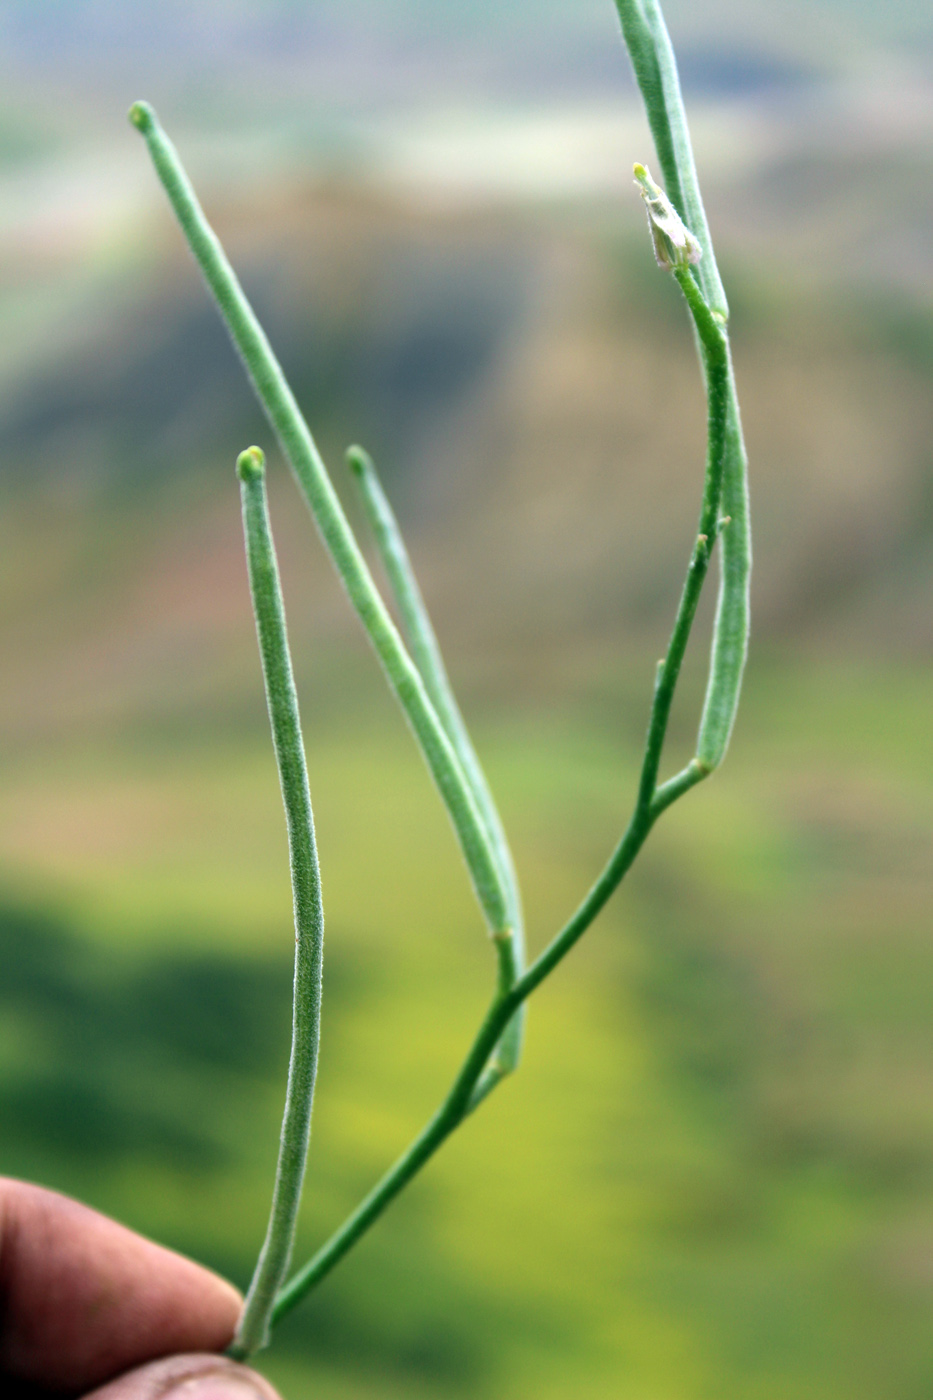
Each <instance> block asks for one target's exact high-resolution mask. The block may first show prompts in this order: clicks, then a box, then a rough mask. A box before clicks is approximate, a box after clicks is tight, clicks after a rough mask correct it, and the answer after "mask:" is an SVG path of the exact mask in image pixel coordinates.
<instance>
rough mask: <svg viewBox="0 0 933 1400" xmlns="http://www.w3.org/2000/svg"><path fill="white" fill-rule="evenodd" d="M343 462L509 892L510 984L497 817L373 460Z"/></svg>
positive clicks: (517, 1050) (513, 967)
mask: <svg viewBox="0 0 933 1400" xmlns="http://www.w3.org/2000/svg"><path fill="white" fill-rule="evenodd" d="M347 465H348V466H349V468H350V471H351V473H352V476H353V479H354V481H355V482H356V486H357V490H358V492H359V496H360V501H361V503H362V506H363V510H364V513H365V515H366V519H367V521H368V523H369V527H370V529H371V531H372V534H373V539H374V540H375V543H376V548H377V549H378V551H379V557H380V559H381V560H382V565H383V568H384V569H385V572H386V577H387V579H388V581H389V586H390V588H391V590H392V596H393V597H394V599H395V603H396V606H397V608H398V612H399V616H400V618H401V621H402V628H403V631H404V634H405V637H406V640H407V641H408V645H409V648H410V650H411V656H412V660H413V661H414V663H415V665H416V666H417V667H418V670H419V671H420V672H421V677H422V680H423V681H424V684H425V689H426V690H427V692H428V695H429V696H430V697H431V701H432V703H433V705H434V708H435V710H436V711H437V715H438V718H439V719H440V721H441V723H442V724H443V726H444V728H445V730H446V731H447V736H448V738H449V739H450V742H451V743H452V744H453V746H454V749H455V750H456V753H457V757H458V758H459V760H460V764H461V767H462V769H463V772H464V775H465V777H466V780H467V782H468V783H469V785H470V791H471V792H472V794H473V800H474V801H475V803H476V807H477V810H478V811H479V814H480V817H481V819H482V821H483V824H484V826H485V828H486V835H487V838H488V840H489V844H490V846H491V848H492V851H493V853H494V855H495V857H496V860H497V862H498V865H499V874H500V877H501V879H502V883H503V885H504V886H505V889H506V892H507V894H508V900H509V922H510V933H511V937H510V938H508V939H506V938H500V939H497V940H496V942H497V946H498V950H499V958H500V972H501V980H504V983H505V985H506V986H510V985H511V984H512V983H513V982H514V981H515V980H516V978H517V977H518V976H519V975H520V974H521V972H522V968H523V966H524V936H523V918H522V906H521V895H520V892H519V888H518V880H517V877H516V874H515V864H514V862H513V860H512V852H511V850H510V849H509V843H508V839H507V838H506V834H505V829H504V827H503V825H502V819H501V817H500V816H499V812H498V809H497V807H496V804H495V800H494V798H493V795H492V792H491V790H490V787H489V784H488V782H487V780H486V775H485V774H484V772H483V770H482V766H481V765H480V762H479V759H478V758H477V756H476V750H475V749H474V747H473V743H472V740H471V739H470V736H469V733H468V731H467V727H466V725H465V723H464V721H463V716H462V714H461V713H460V707H459V705H458V704H457V701H456V698H455V696H454V693H453V688H452V686H451V684H450V680H449V677H448V675H447V668H446V667H445V665H444V658H443V656H442V655H441V649H440V646H439V644H438V641H437V636H436V634H435V632H434V628H433V626H432V625H431V619H430V616H429V615H428V610H427V607H426V606H425V602H424V598H423V597H422V595H421V589H420V588H419V587H418V580H417V578H416V577H415V571H414V569H413V568H412V565H411V559H410V558H409V555H408V550H407V549H406V548H405V541H404V539H403V538H402V532H401V530H400V529H399V526H398V521H397V520H396V518H395V512H394V511H393V509H392V506H391V504H390V502H389V498H388V496H387V495H386V493H385V490H384V489H383V486H382V482H381V481H380V480H379V474H378V472H377V471H376V468H375V465H374V463H373V460H372V458H371V457H370V455H369V453H368V452H365V451H364V450H363V448H362V447H350V448H348V449H347ZM523 1019H524V1018H523V1013H519V1014H518V1015H517V1016H516V1018H515V1021H514V1022H513V1023H512V1025H510V1026H509V1027H508V1029H507V1031H506V1034H505V1036H504V1037H503V1040H502V1043H501V1045H500V1046H499V1047H498V1049H497V1051H496V1060H495V1066H494V1068H495V1069H496V1070H497V1071H498V1072H499V1075H498V1077H499V1078H501V1077H502V1074H504V1073H509V1072H510V1071H512V1070H514V1069H515V1068H516V1067H517V1065H518V1060H519V1057H520V1055H521V1042H522V1030H523V1027H522V1021H523ZM497 1082H498V1081H497ZM490 1087H492V1085H490Z"/></svg>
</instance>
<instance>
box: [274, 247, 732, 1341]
mask: <svg viewBox="0 0 933 1400" xmlns="http://www.w3.org/2000/svg"><path fill="white" fill-rule="evenodd" d="M675 275H676V276H677V279H678V281H679V282H680V285H681V288H682V290H683V293H684V296H685V298H686V300H687V305H688V307H689V309H690V313H691V315H692V316H693V319H694V324H695V325H696V328H697V334H698V335H699V337H700V340H701V344H702V345H703V347H704V350H705V354H706V366H707V394H708V404H709V413H708V431H707V456H706V473H705V478H704V488H703V501H702V505H701V508H700V520H699V525H700V529H699V532H698V535H697V541H696V545H695V546H694V550H693V554H692V556H691V560H690V565H689V567H688V570H687V578H686V581H685V583H684V588H683V592H682V594H681V599H680V604H679V607H678V609H677V616H676V619H675V622H674V628H673V631H672V634H671V641H670V645H669V646H668V650H667V655H666V657H665V658H664V660H663V661H662V662H661V663H660V665H659V667H658V674H657V681H656V684H655V691H654V699H653V702H652V706H651V715H650V718H649V722H648V736H647V739H646V742H645V753H644V758H643V760H642V770H641V777H640V781H639V784H638V794H637V797H636V801H635V809H634V811H633V813H632V817H631V820H630V821H629V824H628V827H627V828H626V830H625V833H624V835H623V836H622V839H621V840H620V842H619V844H618V845H617V846H616V849H615V850H614V851H613V853H612V855H611V857H610V859H609V861H608V863H607V864H606V867H605V869H604V870H603V872H602V874H601V875H600V876H599V878H598V879H597V880H596V882H595V884H594V885H593V886H592V888H591V889H590V890H589V892H588V894H587V895H586V898H585V899H584V900H583V902H582V903H581V904H580V906H579V908H578V909H577V910H576V912H575V913H574V914H573V916H572V917H571V918H570V919H569V920H568V922H567V923H566V924H565V925H564V927H563V928H562V929H561V930H560V932H559V933H558V934H556V936H555V937H554V938H553V939H552V940H551V942H550V943H549V944H548V945H547V947H546V948H545V949H544V951H543V952H542V953H540V954H539V956H538V957H537V958H536V959H535V960H534V962H533V963H532V964H531V966H530V967H529V968H528V969H527V971H526V972H524V973H523V974H522V975H521V976H520V977H518V979H517V980H515V981H513V982H512V984H511V985H508V984H507V983H502V982H500V986H499V989H498V990H497V994H496V996H495V998H494V999H493V1002H492V1005H491V1006H490V1008H489V1010H488V1011H487V1013H486V1016H485V1018H484V1020H483V1023H482V1025H481V1027H480V1029H479V1032H478V1034H477V1036H476V1039H475V1040H474V1042H473V1045H472V1046H471V1047H470V1050H469V1053H468V1054H467V1057H466V1059H465V1060H464V1062H463V1065H462V1067H461V1069H460V1072H459V1074H458V1075H457V1078H456V1079H455V1080H454V1083H453V1086H452V1087H451V1089H450V1091H449V1093H448V1095H447V1097H446V1098H445V1100H444V1102H443V1103H442V1104H441V1106H440V1108H439V1109H438V1110H437V1112H436V1113H435V1114H434V1116H433V1118H431V1119H430V1121H429V1122H428V1123H427V1124H426V1126H425V1127H424V1128H423V1129H422V1131H421V1133H420V1134H419V1135H418V1137H416V1138H415V1140H414V1142H412V1143H411V1145H410V1146H409V1147H408V1148H407V1149H406V1151H405V1152H403V1154H402V1156H401V1157H399V1158H398V1160H397V1161H396V1162H395V1164H394V1165H393V1166H392V1167H390V1169H389V1171H388V1172H386V1174H385V1176H383V1177H382V1179H381V1181H379V1182H377V1184H376V1185H375V1186H374V1187H373V1189H372V1190H371V1191H370V1192H369V1194H368V1195H367V1196H366V1197H365V1198H364V1199H363V1200H362V1201H361V1202H360V1204H359V1205H358V1206H357V1208H356V1210H354V1211H353V1212H352V1214H351V1215H349V1216H348V1217H347V1219H346V1220H345V1221H344V1223H343V1224H342V1225H341V1226H340V1228H339V1229H338V1230H337V1231H336V1232H335V1233H334V1234H333V1235H332V1236H331V1237H330V1239H329V1240H328V1241H327V1242H326V1243H325V1244H324V1245H322V1247H321V1248H320V1249H319V1250H318V1252H317V1253H316V1254H315V1255H314V1256H313V1258H312V1259H311V1260H310V1261H309V1262H308V1263H307V1264H306V1265H305V1267H304V1268H303V1269H301V1270H300V1271H299V1272H298V1273H297V1274H295V1276H294V1277H293V1278H292V1279H290V1280H289V1282H288V1283H287V1284H286V1285H285V1287H284V1288H283V1289H282V1292H281V1293H280V1294H279V1296H278V1298H277V1299H276V1302H275V1307H274V1309H273V1314H272V1319H273V1322H277V1321H278V1320H279V1318H281V1317H283V1316H284V1315H285V1314H286V1313H287V1312H289V1311H291V1309H292V1308H293V1307H295V1305H296V1304H297V1303H299V1302H300V1301H301V1299H302V1298H303V1297H305V1295H306V1294H307V1293H309V1292H310V1291H311V1289H312V1288H314V1287H315V1286H316V1285H317V1284H318V1283H320V1281H321V1280H322V1279H323V1278H324V1277H325V1275H326V1274H328V1273H330V1271H331V1269H332V1268H333V1267H334V1266H335V1265H336V1264H337V1263H338V1262H339V1261H340V1260H341V1259H342V1258H343V1256H344V1255H345V1254H346V1253H347V1252H348V1251H349V1250H350V1249H352V1248H353V1246H354V1244H355V1243H356V1242H357V1240H358V1239H360V1237H361V1236H362V1235H363V1234H365V1232H366V1231H367V1230H368V1229H369V1227H370V1226H371V1225H372V1224H373V1223H374V1222H375V1221H376V1220H377V1219H378V1218H379V1216H380V1215H381V1214H382V1212H383V1211H384V1210H385V1208H386V1207H387V1206H388V1205H389V1204H390V1202H391V1201H392V1200H394V1198H395V1197H396V1196H397V1195H398V1193H399V1192H400V1191H401V1190H402V1189H403V1187H404V1186H406V1185H407V1183H408V1182H409V1181H410V1180H411V1179H412V1177H413V1176H415V1175H416V1173H417V1172H418V1171H420V1169H421V1168H422V1167H423V1166H424V1164H425V1163H426V1162H427V1161H428V1160H429V1158H431V1157H432V1156H433V1155H434V1153H435V1152H436V1151H437V1149H438V1148H439V1147H440V1146H441V1144H442V1143H443V1142H444V1141H445V1140H446V1139H447V1138H448V1137H449V1136H450V1134H451V1133H452V1132H453V1131H454V1130H455V1129H456V1128H457V1127H459V1125H460V1124H461V1123H462V1122H463V1120H464V1118H466V1117H467V1115H468V1114H469V1113H471V1112H472V1111H473V1109H474V1108H476V1107H478V1106H479V1104H480V1103H482V1101H483V1099H484V1098H485V1097H486V1096H487V1095H488V1094H489V1093H490V1092H491V1090H492V1089H493V1088H495V1085H496V1084H497V1083H498V1082H499V1079H501V1077H502V1073H501V1072H500V1071H499V1070H498V1067H497V1065H496V1062H495V1061H494V1062H493V1063H492V1064H488V1061H489V1057H490V1055H491V1053H492V1051H493V1048H494V1047H495V1045H496V1043H497V1041H499V1039H500V1037H501V1036H502V1033H503V1031H504V1029H505V1027H506V1026H507V1025H508V1024H509V1022H510V1021H512V1020H513V1019H514V1017H515V1014H516V1012H517V1011H518V1010H519V1009H520V1008H521V1007H522V1005H523V1004H524V1003H525V1001H526V1000H527V999H528V997H530V996H531V994H532V992H534V991H535V990H536V989H537V988H538V987H539V986H540V985H541V983H542V982H543V981H544V979H545V978H546V977H548V976H549V975H550V974H551V973H552V972H553V971H554V969H555V967H557V965H558V963H559V962H561V961H562V960H563V959H564V958H565V957H566V956H567V954H568V953H569V952H570V950H571V948H573V946H574V944H576V943H577V942H578V941H579V939H580V938H581V937H582V936H583V934H584V933H585V932H586V930H587V929H588V928H589V927H590V925H591V924H592V922H593V920H594V919H595V918H596V916H597V915H598V914H599V913H600V911H601V910H602V909H603V908H604V906H605V905H606V903H607V902H608V900H609V899H610V898H611V896H612V894H613V893H614V892H615V890H616V889H618V887H619V884H620V883H621V881H622V879H623V878H624V877H625V875H626V874H627V872H628V871H629V869H630V868H631V866H632V863H633V861H634V860H635V857H636V856H637V855H638V852H639V851H640V850H641V848H642V846H643V845H644V842H645V840H646V838H647V836H648V833H649V832H650V830H651V828H652V826H653V825H654V823H655V822H656V821H657V819H658V817H659V816H660V815H661V813H662V812H663V811H665V810H666V808H667V807H669V806H670V805H671V803H672V802H673V801H675V800H676V799H677V798H678V797H680V796H682V794H683V793H684V792H686V791H688V789H689V788H691V787H694V786H695V785H696V784H697V783H698V782H700V781H701V780H702V779H703V778H704V777H705V776H706V775H707V773H708V772H709V771H710V769H709V768H708V767H707V766H706V765H704V764H703V763H701V762H700V761H699V760H697V759H693V760H692V761H691V763H690V764H689V765H688V766H687V768H686V769H684V770H683V772H682V773H680V774H677V775H676V776H675V777H674V778H672V779H671V780H670V781H669V782H667V783H665V784H664V785H663V786H662V787H658V786H657V774H658V768H659V764H660V759H661V750H662V747H663V744H664V737H665V733H666V731H667V723H668V719H669V716H670V710H671V703H672V701H673V697H674V690H675V688H676V685H677V679H678V676H679V674H680V667H681V663H682V661H683V657H684V652H685V650H686V647H687V641H688V639H689V636H690V629H691V626H692V624H693V620H694V617H695V616H696V609H697V603H698V601H699V597H700V591H701V589H702V587H703V582H704V579H705V577H706V573H707V570H708V568H709V562H710V557H711V554H712V546H713V543H714V542H715V540H716V537H717V534H718V529H717V522H718V516H719V508H720V502H721V497H722V490H723V471H724V460H725V451H726V439H727V431H728V418H727V411H728V400H727V394H726V390H727V383H728V353H727V346H726V339H725V335H724V332H723V330H722V327H721V325H720V324H719V322H718V321H717V320H716V318H715V317H714V316H712V315H711V313H710V310H709V308H708V306H707V305H706V303H705V301H704V300H703V296H702V293H701V292H700V290H699V288H698V287H697V284H696V282H694V280H693V278H692V276H691V274H690V272H689V271H688V270H686V269H684V270H683V271H682V274H681V273H680V272H678V273H676V274H675ZM487 1066H488V1067H487Z"/></svg>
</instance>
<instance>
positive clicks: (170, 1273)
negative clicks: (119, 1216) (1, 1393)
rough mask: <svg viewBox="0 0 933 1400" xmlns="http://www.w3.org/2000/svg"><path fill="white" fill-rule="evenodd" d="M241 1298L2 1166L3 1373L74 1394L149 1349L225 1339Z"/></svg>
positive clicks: (217, 1343)
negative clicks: (8, 1175)
mask: <svg viewBox="0 0 933 1400" xmlns="http://www.w3.org/2000/svg"><path fill="white" fill-rule="evenodd" d="M240 1305H241V1300H240V1296H239V1294H238V1293H237V1291H236V1289H235V1288H233V1286H232V1285H231V1284H229V1283H226V1282H225V1281H224V1280H223V1279H221V1278H219V1277H218V1276H217V1275H216V1274H213V1273H211V1272H210V1270H208V1269H204V1268H202V1267H201V1266H200V1265H199V1264H194V1263H192V1262H191V1260H189V1259H184V1258H182V1256H181V1255H180V1254H175V1253H173V1252H172V1251H171V1250H168V1249H163V1248H162V1247H161V1246H160V1245H157V1244H153V1243H152V1242H151V1241H150V1240H146V1239H143V1238H142V1236H141V1235H136V1234H134V1233H133V1232H132V1231H131V1230H127V1229H126V1228H125V1227H124V1226H123V1225H118V1224H117V1223H116V1221H114V1220H108V1219H107V1217H106V1216H103V1215H98V1213H97V1212H96V1211H94V1210H90V1209H89V1208H88V1207H87V1206H83V1205H79V1203H78V1202H77V1201H72V1200H69V1199H68V1198H67V1197H66V1196H59V1195H58V1194H57V1193H56V1192H54V1191H45V1190H43V1189H42V1188H41V1187H38V1186H31V1185H29V1184H27V1183H26V1182H22V1181H10V1180H6V1179H3V1178H0V1377H2V1376H9V1377H15V1378H16V1379H17V1380H21V1381H27V1382H30V1383H31V1384H33V1385H37V1386H46V1387H48V1388H49V1389H52V1390H56V1389H57V1390H61V1391H65V1392H67V1393H70V1394H72V1395H75V1394H80V1393H81V1392H83V1391H85V1390H88V1389H90V1388H92V1387H93V1386H99V1385H101V1384H102V1383H103V1382H104V1381H107V1380H110V1379H111V1378H112V1377H113V1376H117V1375H120V1374H121V1373H122V1372H123V1371H125V1370H127V1369H128V1368H129V1367H131V1366H139V1365H141V1364H142V1363H143V1362H146V1361H152V1360H154V1359H156V1358H157V1357H161V1356H169V1355H171V1354H173V1353H175V1352H211V1351H214V1352H220V1351H222V1350H223V1348H224V1347H225V1346H226V1345H227V1344H228V1342H229V1341H230V1339H231V1337H232V1336H233V1329H234V1327H235V1325H236V1319H237V1315H238V1313H239V1309H240Z"/></svg>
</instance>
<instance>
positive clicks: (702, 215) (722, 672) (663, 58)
mask: <svg viewBox="0 0 933 1400" xmlns="http://www.w3.org/2000/svg"><path fill="white" fill-rule="evenodd" d="M616 8H617V9H618V12H619V18H620V19H621V22H622V32H623V35H624V37H625V43H626V47H627V48H628V51H629V56H630V58H631V61H632V67H633V68H634V70H635V77H636V79H637V81H638V86H639V88H640V90H641V95H642V99H643V100H644V104H645V111H646V113H647V117H648V124H649V126H650V128H651V134H652V137H653V138H654V144H655V149H656V150H657V153H658V160H659V161H660V164H661V170H662V172H663V175H664V183H665V185H666V187H667V194H668V196H669V198H670V200H671V203H672V204H673V205H674V208H675V209H676V210H677V212H678V214H679V215H680V217H681V218H682V219H683V221H684V222H685V224H686V225H687V227H688V228H689V229H690V230H691V232H692V233H693V234H694V236H695V237H696V238H697V240H698V242H699V244H700V247H701V249H702V254H703V255H702V258H701V259H700V262H699V264H698V266H697V268H696V269H695V276H696V278H697V281H698V283H699V285H700V288H701V290H702V292H703V296H704V300H705V301H706V303H707V306H708V307H709V309H710V311H711V312H712V313H713V314H714V315H717V316H718V317H719V318H721V321H722V322H723V323H725V321H726V319H727V318H728V315H729V306H728V302H727V301H726V294H725V291H724V290H723V285H722V279H721V278H720V275H719V268H718V266H717V263H716V254H715V252H714V250H713V242H712V239H711V237H710V231H709V225H708V223H707V219H706V210H705V209H704V207H703V197H702V195H701V193H700V184H699V180H698V179H697V172H696V164H695V162H694V159H693V147H692V144H691V141H690V132H689V128H688V126H687V116H686V112H685V111H684V103H683V97H682V95H681V91H680V81H679V78H678V76H677V60H676V58H675V57H674V49H673V45H672V44H671V39H670V35H669V34H668V31H667V26H666V24H665V22H664V16H663V14H662V13H661V7H660V5H659V4H658V0H616ZM700 354H701V358H703V348H702V342H701V346H700ZM727 354H728V342H727ZM705 368H706V367H705V364H704V372H705ZM727 404H728V407H727V422H726V459H725V476H724V482H723V497H722V509H723V512H724V514H726V515H727V516H729V517H730V521H731V523H730V525H729V529H728V530H727V531H726V532H725V534H724V535H723V538H722V541H721V546H720V548H721V553H720V568H721V579H720V588H719V600H718V603H717V606H716V620H715V623H714V628H713V644H712V651H711V657H710V672H709V682H708V685H707V690H706V698H705V701H704V705H703V714H702V717H701V720H700V731H699V737H698V740H697V755H698V758H699V759H700V761H701V763H702V764H703V765H704V766H705V767H706V768H707V769H709V770H712V769H713V768H716V767H718V765H719V764H720V763H721V762H722V759H723V757H724V756H725V752H726V748H727V747H728V744H729V738H730V736H731V734H732V728H733V725H734V723H735V716H736V712H737V710H738V704H739V696H740V693H741V688H742V675H743V672H744V670H745V659H746V655H747V652H748V632H749V583H750V577H751V565H752V550H751V533H750V527H749V513H748V461H747V457H746V454H745V444H744V442H743V438H742V422H741V416H740V414H739V402H738V396H737V394H736V390H735V380H734V377H733V373H732V364H731V358H730V359H729V364H728V376H727Z"/></svg>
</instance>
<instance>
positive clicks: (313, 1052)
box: [230, 447, 324, 1359]
mask: <svg viewBox="0 0 933 1400" xmlns="http://www.w3.org/2000/svg"><path fill="white" fill-rule="evenodd" d="M237 473H238V475H239V478H240V494H241V497H242V502H243V529H244V534H245V537H246V558H247V565H248V569H249V584H250V592H251V594H252V599H253V612H254V614H255V618H256V632H257V635H258V638H259V651H260V655H261V657H262V673H263V680H264V682H265V688H266V702H267V704H268V707H269V720H270V723H271V726H272V739H273V743H274V746H275V757H276V761H277V764H278V769H279V782H280V784H281V788H282V801H283V803H284V806H285V819H286V825H287V827H288V853H289V862H290V865H291V878H292V895H293V900H294V910H295V980H294V997H293V1003H292V1048H291V1057H290V1060H289V1066H288V1088H287V1091H286V1096H285V1113H284V1117H283V1119H282V1135H281V1142H280V1148H279V1159H278V1166H277V1169H276V1177H275V1187H274V1190H273V1195H272V1210H271V1214H270V1216H269V1226H268V1230H267V1232H266V1239H265V1243H264V1244H263V1247H262V1252H261V1253H260V1255H259V1260H258V1263H257V1265H256V1270H255V1273H254V1274H253V1280H252V1283H251V1285H250V1289H249V1292H248V1294H247V1296H246V1302H245V1304H244V1307H243V1312H242V1315H241V1317H240V1321H239V1324H238V1326H237V1330H236V1336H235V1337H234V1340H233V1344H232V1346H231V1348H230V1355H231V1356H234V1357H237V1358H239V1359H242V1358H244V1357H246V1356H249V1355H251V1353H252V1352H254V1351H256V1350H257V1349H258V1348H259V1347H262V1346H265V1344H266V1342H267V1341H268V1334H269V1318H270V1314H271V1311H272V1306H273V1302H274V1299H275V1295H276V1292H277V1291H278V1289H279V1288H280V1287H281V1284H282V1281H283V1279H284V1278H285V1274H286V1272H287V1270H288V1264H289V1260H290V1258H291V1252H292V1243H293V1240H294V1236H295V1224H296V1220H297V1217H298V1207H299V1204H300V1201H301V1188H302V1183H303V1181H304V1172H305V1161H306V1158H307V1154H308V1138H309V1136H310V1132H311V1111H312V1107H313V1103H314V1083H315V1079H316V1078H317V1060H318V1046H319V1044H320V1034H321V972H322V960H323V951H324V910H323V907H322V904H321V876H320V870H319V867H318V858H317V847H316V844H315V839H314V818H313V816H312V812H311V795H310V792H309V790H308V773H307V767H306V764H305V753H304V745H303V743H302V738H301V721H300V718H299V714H298V697H297V695H296V692H295V682H294V677H293V675H292V664H291V657H290V655H289V650H288V635H287V632H286V627H285V609H284V605H283V602H282V590H281V586H280V583H279V573H278V567H277V565H276V559H275V547H274V545H273V541H272V531H271V528H270V525H269V512H268V507H267V503H266V488H265V480H264V458H263V455H262V453H261V452H260V450H259V448H258V447H252V448H249V449H248V451H246V452H243V453H241V455H240V457H239V459H238V461H237Z"/></svg>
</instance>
